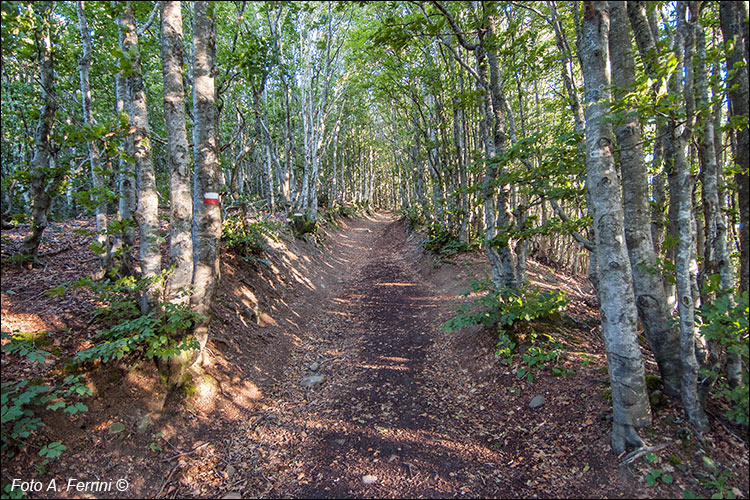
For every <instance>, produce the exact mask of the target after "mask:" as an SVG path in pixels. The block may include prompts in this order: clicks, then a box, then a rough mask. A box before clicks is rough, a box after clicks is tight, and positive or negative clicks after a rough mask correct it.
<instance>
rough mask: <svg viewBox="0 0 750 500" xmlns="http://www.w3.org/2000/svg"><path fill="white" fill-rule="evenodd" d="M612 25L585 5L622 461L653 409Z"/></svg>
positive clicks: (604, 300)
mask: <svg viewBox="0 0 750 500" xmlns="http://www.w3.org/2000/svg"><path fill="white" fill-rule="evenodd" d="M609 24H610V20H609V11H608V9H607V2H590V1H588V2H585V8H584V15H583V24H582V27H581V39H580V42H581V43H580V52H579V54H580V58H581V67H582V70H583V78H584V85H585V87H584V88H585V94H584V98H585V103H586V108H585V117H586V175H587V186H588V191H589V193H590V196H589V200H590V202H591V204H592V213H593V216H594V228H595V234H596V249H597V260H598V268H599V302H600V303H601V318H602V319H601V321H602V334H603V336H604V342H605V346H606V350H607V361H608V366H609V375H610V381H611V387H612V406H613V410H614V422H613V429H612V450H613V451H614V453H615V454H616V455H619V454H621V453H622V452H623V451H625V449H626V446H627V445H631V446H636V447H640V446H642V445H643V441H642V440H641V438H640V437H639V436H638V434H637V432H636V428H638V427H645V426H648V425H650V424H651V409H650V406H649V400H648V393H647V391H646V379H645V372H644V367H643V358H642V357H641V352H640V348H639V346H638V335H637V329H636V327H637V311H636V305H635V299H634V293H633V282H632V274H631V269H630V261H629V259H628V255H627V248H626V244H625V228H624V221H623V219H624V216H623V210H622V205H621V187H620V182H619V179H618V176H617V171H616V169H615V164H614V156H613V138H612V127H611V125H610V122H609V108H610V90H609V89H610V86H611V85H610V73H609V65H608V59H609V49H608V33H609Z"/></svg>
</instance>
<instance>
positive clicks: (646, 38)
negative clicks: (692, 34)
mask: <svg viewBox="0 0 750 500" xmlns="http://www.w3.org/2000/svg"><path fill="white" fill-rule="evenodd" d="M627 12H628V18H629V19H630V25H631V27H632V28H633V34H634V36H635V42H636V45H637V46H638V52H639V54H640V56H641V61H642V62H643V65H644V67H645V69H646V74H647V75H648V76H649V77H651V78H652V79H653V81H654V83H653V85H652V101H653V102H654V104H655V103H656V102H655V101H656V99H657V97H656V92H657V90H658V89H659V87H660V86H661V82H662V80H661V79H662V78H663V77H661V76H660V75H659V72H658V65H657V64H656V62H657V56H658V54H657V53H656V50H657V49H656V35H655V32H656V28H655V22H652V18H653V15H651V16H649V14H650V13H651V14H652V13H653V11H650V12H649V11H647V9H646V3H645V2H640V1H633V0H628V2H627ZM673 155H674V146H673V144H672V140H671V137H670V135H669V127H668V124H667V121H666V120H664V119H663V118H661V117H660V116H658V115H657V117H656V139H655V140H654V149H653V154H652V156H653V160H652V170H653V171H654V172H656V175H655V176H654V179H653V183H652V190H653V203H652V206H651V207H652V208H651V239H652V241H653V244H654V250H655V251H656V252H657V253H660V252H661V251H662V247H663V241H664V235H665V229H666V228H667V227H668V226H669V234H670V235H674V232H675V230H676V229H675V226H674V220H675V219H674V217H676V215H675V212H674V203H670V204H669V222H667V218H666V217H665V215H664V212H665V210H666V207H667V202H668V197H667V175H666V167H664V168H662V162H663V163H664V165H666V164H667V163H669V164H672V163H673V161H674V160H673ZM668 253H669V254H670V258H671V259H672V260H674V255H673V253H674V252H673V251H672V250H669V252H668ZM664 290H665V293H666V296H667V304H668V306H669V308H670V310H672V309H674V307H675V302H674V300H675V299H674V297H675V287H674V285H673V284H671V283H667V282H664Z"/></svg>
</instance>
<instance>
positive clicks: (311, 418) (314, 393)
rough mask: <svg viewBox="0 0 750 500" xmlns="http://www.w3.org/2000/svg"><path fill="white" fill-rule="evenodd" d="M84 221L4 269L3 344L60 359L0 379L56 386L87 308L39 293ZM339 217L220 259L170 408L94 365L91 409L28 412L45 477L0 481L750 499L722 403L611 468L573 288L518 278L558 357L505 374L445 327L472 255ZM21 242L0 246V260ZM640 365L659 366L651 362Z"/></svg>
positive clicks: (8, 468)
mask: <svg viewBox="0 0 750 500" xmlns="http://www.w3.org/2000/svg"><path fill="white" fill-rule="evenodd" d="M91 224H92V222H91V221H90V220H86V221H68V222H66V223H60V224H56V225H55V227H53V228H52V229H51V230H49V231H48V234H47V241H46V242H45V244H44V245H45V246H44V247H43V248H42V255H46V256H45V257H43V259H42V262H41V264H40V265H38V266H37V267H34V268H33V269H26V268H20V267H17V266H6V265H3V269H2V329H3V331H48V332H53V334H52V335H51V339H52V340H51V341H50V342H51V345H52V346H54V347H55V348H56V349H57V350H56V353H57V354H56V357H55V359H52V360H51V361H50V362H49V363H46V364H44V365H42V366H35V365H30V364H28V363H23V362H17V361H12V360H11V359H10V357H9V355H7V354H6V353H3V358H2V367H3V372H2V373H3V374H2V379H3V382H6V381H12V380H18V379H21V378H33V377H43V378H46V379H52V378H54V377H55V376H59V372H60V370H61V367H62V366H63V365H64V362H65V359H67V357H69V356H71V355H72V354H73V353H74V352H76V351H77V350H80V349H81V348H82V347H85V346H86V345H88V344H89V343H90V341H91V335H93V333H94V332H93V330H92V328H93V327H92V325H91V323H90V321H88V318H89V317H90V315H91V311H92V310H93V308H94V307H95V304H94V302H93V300H92V298H91V296H89V295H87V294H86V291H85V290H82V291H79V292H76V293H68V294H66V295H64V296H62V297H49V296H47V295H45V294H44V292H45V290H48V289H50V288H53V287H55V286H58V285H59V284H60V283H62V282H65V281H69V280H71V279H75V278H77V277H79V276H81V275H85V274H86V273H90V272H93V271H94V269H95V266H96V262H95V259H91V256H92V255H93V254H91V252H90V251H89V250H87V247H86V245H87V243H88V242H87V241H86V239H85V238H82V237H80V236H76V235H75V233H74V232H73V230H74V229H76V228H82V227H90V226H91ZM342 224H343V227H342V228H339V229H335V228H330V229H328V230H325V231H321V232H320V234H319V235H318V238H317V240H318V241H317V242H314V241H300V240H294V239H293V238H291V237H285V238H282V239H281V240H280V241H278V242H269V245H270V249H269V251H268V252H267V255H266V256H264V258H263V259H257V258H256V259H250V260H249V261H248V260H247V259H244V260H243V259H241V258H239V257H238V256H235V255H232V254H224V255H223V256H222V259H223V262H222V284H221V289H220V291H219V294H218V297H217V301H216V305H215V307H214V310H213V316H214V320H213V322H212V324H211V328H212V340H211V342H210V343H209V350H210V351H209V352H210V354H211V357H210V360H209V362H208V363H207V365H206V366H204V368H203V372H204V373H203V374H202V375H196V376H195V378H194V380H193V381H192V383H191V384H190V386H189V387H188V390H187V391H185V392H183V393H180V394H176V395H171V396H170V397H168V398H167V397H166V394H165V391H164V389H163V387H162V386H161V385H160V383H159V382H158V377H157V376H156V371H155V369H154V368H153V366H152V364H151V363H149V362H143V363H140V364H139V365H137V366H136V367H130V366H125V365H119V366H115V365H113V366H107V365H105V366H103V367H100V368H98V369H96V370H94V371H93V372H91V373H90V374H89V379H88V380H89V385H90V387H91V388H92V389H93V390H94V396H92V397H91V398H88V399H87V400H86V401H85V402H86V404H87V405H88V407H89V411H87V412H82V413H79V414H77V415H74V416H72V417H71V416H68V415H67V414H65V415H62V414H60V413H59V412H49V411H48V412H45V413H43V414H42V417H43V418H44V420H45V422H46V423H47V427H46V428H44V429H43V430H42V431H40V433H39V435H38V436H36V437H37V438H38V440H39V441H54V440H61V441H62V442H63V443H64V444H65V445H66V446H67V447H68V449H67V450H66V451H65V452H64V453H63V455H62V456H61V457H59V458H57V459H55V460H53V461H51V463H50V464H48V465H46V467H44V470H43V471H40V470H39V469H38V468H36V467H35V465H36V466H39V465H41V458H40V457H38V454H37V450H36V449H33V448H32V447H31V446H29V447H26V448H24V449H23V450H22V451H21V453H19V454H18V455H17V456H16V457H13V458H11V459H7V460H3V464H2V476H3V486H5V484H6V483H8V482H10V481H12V480H13V479H14V478H19V479H22V480H26V481H28V480H32V479H33V480H38V481H42V482H43V484H44V486H45V488H46V487H47V485H48V484H49V481H50V480H51V479H55V480H56V484H57V489H56V490H44V491H40V492H35V493H30V494H29V496H30V497H89V498H93V497H111V496H119V497H134V498H137V497H145V498H154V497H158V498H180V497H225V498H240V497H298V498H321V497H337V498H341V497H391V498H400V497H406V498H409V497H441V498H442V497H506V498H507V497H568V498H600V497H609V498H618V497H624V498H633V497H638V498H654V497H658V498H672V497H679V498H682V497H683V492H684V491H685V490H689V491H690V492H692V493H694V494H695V495H697V496H705V497H710V496H711V495H713V494H716V493H722V494H723V495H724V496H725V497H726V496H728V495H730V494H734V495H736V496H740V497H747V496H748V444H747V437H746V435H744V434H743V433H742V431H741V430H740V429H738V428H737V427H736V426H734V425H733V424H731V423H730V422H729V421H727V420H726V419H725V418H724V417H722V416H721V413H722V411H723V409H722V408H721V407H720V406H719V405H718V403H715V402H714V403H712V405H711V407H710V408H709V409H710V410H711V411H712V413H713V414H714V416H713V417H712V423H713V430H712V431H711V432H710V433H708V434H707V435H706V436H705V440H704V442H702V443H701V442H699V441H698V440H696V438H695V436H693V435H692V434H691V433H690V432H689V431H687V430H686V428H685V426H684V422H683V421H682V420H681V416H682V415H681V408H680V407H679V404H678V403H677V402H675V401H668V402H669V403H670V405H669V406H668V407H666V408H661V409H659V410H656V411H655V412H654V425H653V427H651V428H649V429H646V430H644V431H643V432H642V435H643V437H644V438H645V439H646V440H647V441H648V442H649V444H650V445H663V447H661V448H659V449H658V450H656V451H655V452H654V457H656V458H654V457H651V458H652V459H653V460H654V461H653V462H651V461H648V460H646V458H645V457H641V458H639V459H638V460H635V461H633V462H632V463H629V464H623V463H622V462H621V460H619V459H618V457H615V456H613V454H612V452H611V449H610V446H609V430H610V427H611V408H610V402H609V400H608V398H607V389H608V386H607V378H608V376H607V370H606V363H605V359H604V348H603V343H602V340H601V336H600V334H599V333H598V328H597V325H598V317H597V315H596V309H595V307H594V306H595V299H594V297H592V296H591V295H590V291H589V290H588V288H589V287H587V285H586V284H585V280H582V279H575V278H572V277H570V276H566V275H564V274H561V273H558V272H555V271H554V270H553V269H551V268H549V267H546V266H543V265H541V264H538V263H534V262H531V263H530V269H529V271H530V273H529V274H530V283H531V284H532V285H535V286H539V287H540V288H542V289H545V290H550V289H556V290H566V291H567V292H568V298H569V299H570V304H569V305H568V308H567V311H566V312H565V315H564V316H562V317H561V318H557V320H556V321H555V322H549V323H538V324H535V325H534V327H535V329H536V330H537V331H539V332H543V333H546V334H548V335H550V336H551V337H552V338H554V339H555V340H558V341H560V342H561V343H562V344H563V345H564V347H563V348H562V349H563V352H562V356H561V357H560V358H559V360H558V361H556V362H554V364H553V365H548V366H542V367H540V368H539V369H537V370H536V371H535V372H534V374H535V378H534V381H533V382H529V381H528V380H526V379H521V378H519V377H518V376H517V375H516V370H517V368H519V367H520V365H519V363H520V362H521V361H520V356H516V358H515V362H514V364H513V365H506V364H502V363H501V362H500V360H499V358H498V357H496V356H495V342H496V337H495V334H493V333H491V332H489V331H486V330H481V329H478V328H473V329H472V328H467V329H464V330H462V331H459V332H452V333H449V332H446V331H445V330H443V329H441V328H440V325H441V324H442V323H443V322H444V321H446V320H448V319H449V318H450V317H451V316H452V311H453V307H454V306H455V305H456V304H457V303H460V302H462V301H465V300H469V299H470V298H471V297H470V298H469V299H467V298H464V297H462V296H461V295H460V293H461V292H462V291H463V290H465V289H466V288H467V287H468V285H469V283H470V281H471V280H473V279H482V278H484V276H485V275H486V271H487V269H486V265H485V264H484V260H485V259H484V258H483V257H482V255H481V254H479V253H473V254H472V253H468V254H461V255H457V256H453V257H451V259H450V260H448V259H442V260H441V259H440V258H438V257H437V256H435V255H433V254H427V253H424V252H423V250H422V246H421V244H420V238H421V237H420V236H419V235H418V234H416V233H411V232H409V231H408V230H407V228H406V226H405V224H404V223H403V222H402V221H397V220H395V219H393V218H392V217H390V216H389V215H388V214H380V215H376V216H372V217H364V218H348V219H343V221H342ZM21 235H22V231H21V230H20V229H19V230H13V231H3V260H4V262H5V261H6V259H7V257H8V256H9V255H10V253H11V252H12V250H13V249H14V248H15V247H16V246H17V245H18V243H19V239H20V237H21ZM553 367H555V368H558V374H559V373H560V372H561V370H562V369H563V368H564V370H562V373H564V374H565V376H564V377H561V376H558V377H555V376H553V373H552V368H553ZM647 369H648V371H649V372H650V373H654V372H655V365H654V363H653V361H652V360H650V359H647ZM532 400H534V402H535V404H534V405H533V406H534V407H533V408H532V405H530V403H531V402H532ZM540 402H541V405H538V406H537V405H536V403H540ZM115 423H120V424H123V426H124V428H123V429H122V430H117V431H115V429H120V427H119V426H118V427H113V424H115ZM649 474H650V477H652V478H654V477H655V478H656V481H655V485H654V486H650V485H649V484H648V480H647V475H649ZM665 476H669V477H671V479H672V481H671V482H667V481H665V480H664V477H665ZM70 478H77V479H79V480H81V481H95V480H99V481H109V480H111V481H113V482H114V481H116V480H117V479H121V478H124V479H126V480H127V481H128V488H127V489H126V490H125V491H123V492H118V491H116V490H115V489H114V488H113V490H112V491H110V492H107V493H102V492H99V493H95V492H94V493H92V492H82V491H76V490H75V489H66V488H65V485H66V484H67V483H68V481H69V480H70Z"/></svg>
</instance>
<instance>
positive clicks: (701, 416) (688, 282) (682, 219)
mask: <svg viewBox="0 0 750 500" xmlns="http://www.w3.org/2000/svg"><path fill="white" fill-rule="evenodd" d="M685 17H686V6H685V3H683V2H681V3H679V4H678V6H677V19H678V21H677V22H678V25H677V30H676V33H675V39H674V54H675V56H676V57H677V58H678V61H681V62H680V63H679V64H678V65H677V68H676V70H675V74H674V75H673V77H672V79H671V82H670V91H671V92H672V93H673V94H674V95H675V96H679V95H680V94H683V95H684V98H685V108H686V116H687V118H686V123H685V125H683V126H678V124H677V122H678V119H679V118H678V117H677V116H676V113H675V112H672V115H673V116H671V120H670V124H669V129H670V135H671V141H672V144H673V147H674V159H673V163H672V164H671V168H669V166H670V165H669V164H667V165H668V168H667V172H668V173H669V176H670V189H671V191H670V197H671V198H672V199H673V200H674V203H675V211H676V218H675V222H676V226H677V230H678V233H677V237H678V239H677V245H676V248H675V268H676V269H675V278H676V281H677V296H678V307H679V312H680V334H681V351H682V370H683V371H682V404H683V406H684V408H685V413H686V414H687V416H688V418H689V419H690V422H691V423H692V424H693V426H695V428H696V429H697V430H698V431H701V432H703V431H706V430H708V429H709V423H708V418H707V417H706V414H705V412H704V411H703V408H702V406H701V402H700V397H699V395H698V369H699V365H698V360H697V358H696V355H695V338H696V335H697V333H698V332H697V328H696V325H695V307H696V300H697V294H696V293H695V289H696V288H697V287H696V286H694V284H695V279H696V274H697V264H696V260H695V258H696V257H695V255H696V252H695V243H696V241H695V240H696V235H695V229H694V227H695V226H694V222H693V217H694V214H693V200H692V192H693V179H692V176H691V174H690V164H689V162H688V156H687V148H688V146H689V141H690V138H691V135H692V128H693V125H694V123H695V100H694V94H693V49H694V46H695V40H694V28H693V22H694V20H693V19H691V20H690V21H686V20H685ZM683 58H684V62H683ZM683 67H684V75H685V77H684V78H685V83H684V85H683V82H682V78H683V76H682V75H683Z"/></svg>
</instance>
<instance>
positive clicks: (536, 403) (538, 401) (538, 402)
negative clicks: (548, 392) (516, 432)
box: [529, 394, 544, 408]
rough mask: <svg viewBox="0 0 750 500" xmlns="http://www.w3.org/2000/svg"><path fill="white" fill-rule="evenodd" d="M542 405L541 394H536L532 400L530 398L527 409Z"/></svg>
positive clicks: (542, 397)
mask: <svg viewBox="0 0 750 500" xmlns="http://www.w3.org/2000/svg"><path fill="white" fill-rule="evenodd" d="M543 404H544V396H542V395H541V394H537V395H536V396H534V397H533V398H531V402H530V403H529V408H539V407H540V406H542V405H543Z"/></svg>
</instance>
